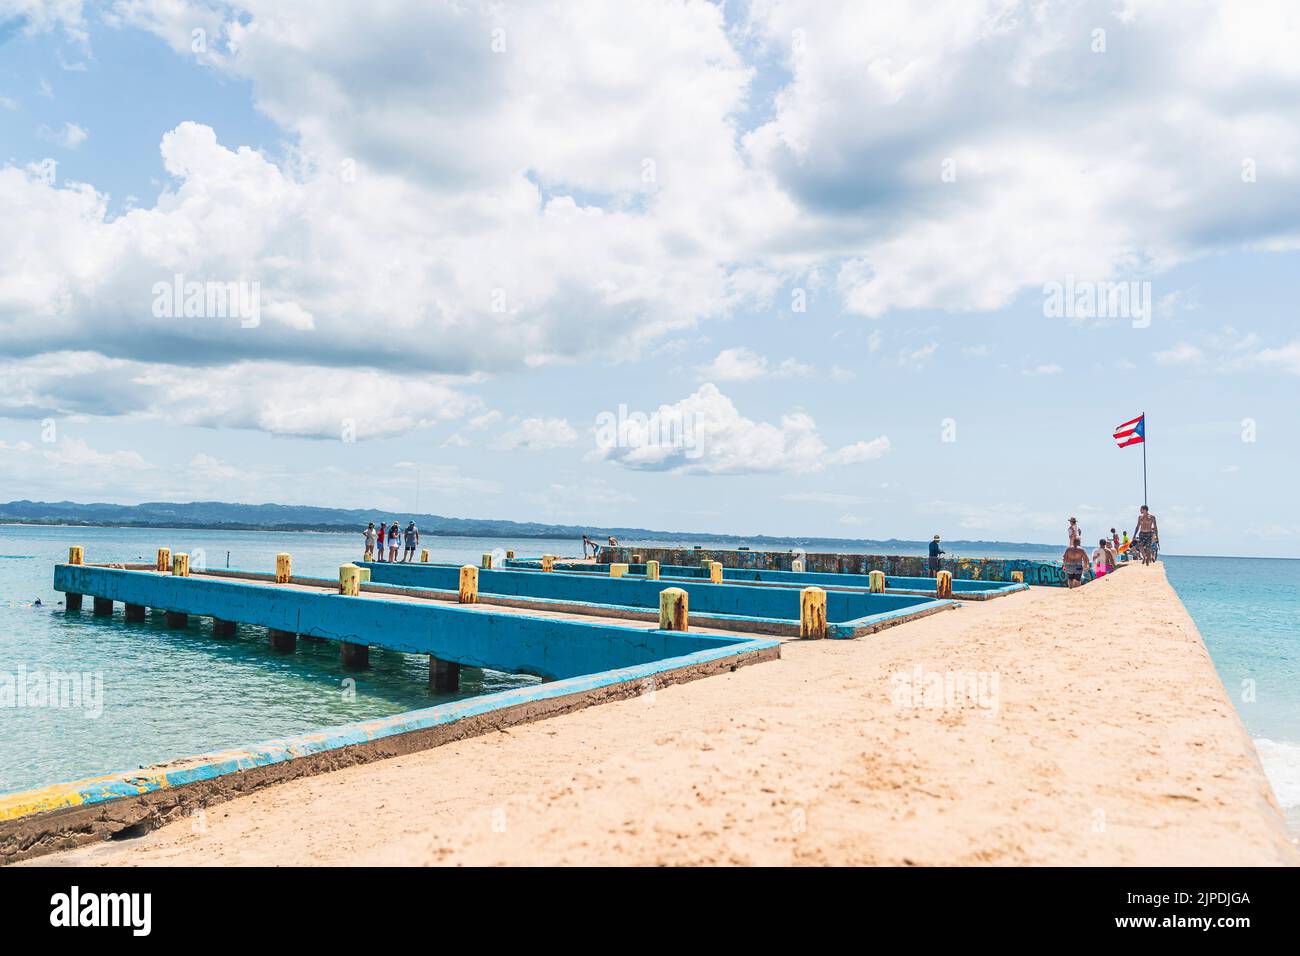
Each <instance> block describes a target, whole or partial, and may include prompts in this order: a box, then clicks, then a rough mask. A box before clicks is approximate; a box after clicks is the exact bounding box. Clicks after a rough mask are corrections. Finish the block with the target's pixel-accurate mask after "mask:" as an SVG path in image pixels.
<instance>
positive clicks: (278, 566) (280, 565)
mask: <svg viewBox="0 0 1300 956" xmlns="http://www.w3.org/2000/svg"><path fill="white" fill-rule="evenodd" d="M291 577H293V555H291V554H289V553H288V552H287V551H281V552H280V553H279V554H277V555H276V556H275V583H276V584H288V583H289V579H290V578H291Z"/></svg>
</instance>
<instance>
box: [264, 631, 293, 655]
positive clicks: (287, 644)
mask: <svg viewBox="0 0 1300 956" xmlns="http://www.w3.org/2000/svg"><path fill="white" fill-rule="evenodd" d="M267 631H268V633H270V635H271V650H273V651H279V652H280V653H281V654H292V653H293V652H294V650H295V649H296V648H297V647H298V635H297V634H295V633H294V632H293V631H278V630H276V629H275V628H273V627H272V628H268V629H267Z"/></svg>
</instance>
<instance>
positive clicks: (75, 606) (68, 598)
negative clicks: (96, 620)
mask: <svg viewBox="0 0 1300 956" xmlns="http://www.w3.org/2000/svg"><path fill="white" fill-rule="evenodd" d="M63 602H64V603H63V606H64V607H65V608H67V609H68V610H69V611H80V610H81V595H80V594H73V593H71V592H69V593H67V594H65V595H64V596H63Z"/></svg>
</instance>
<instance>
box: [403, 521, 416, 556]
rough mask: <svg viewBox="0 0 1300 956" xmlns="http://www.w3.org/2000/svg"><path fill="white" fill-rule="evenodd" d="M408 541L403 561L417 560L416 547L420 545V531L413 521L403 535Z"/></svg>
mask: <svg viewBox="0 0 1300 956" xmlns="http://www.w3.org/2000/svg"><path fill="white" fill-rule="evenodd" d="M403 537H405V539H406V551H405V552H403V554H402V561H403V562H406V561H414V560H415V546H416V545H417V544H419V543H420V529H419V528H417V527H416V526H415V522H414V521H412V522H411V523H410V524H408V525H407V526H406V533H405V534H404V535H403Z"/></svg>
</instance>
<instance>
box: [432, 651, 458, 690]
mask: <svg viewBox="0 0 1300 956" xmlns="http://www.w3.org/2000/svg"><path fill="white" fill-rule="evenodd" d="M429 689H430V690H436V691H458V690H460V665H459V664H457V663H456V662H455V661H443V660H439V659H438V658H436V657H433V656H430V657H429Z"/></svg>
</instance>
